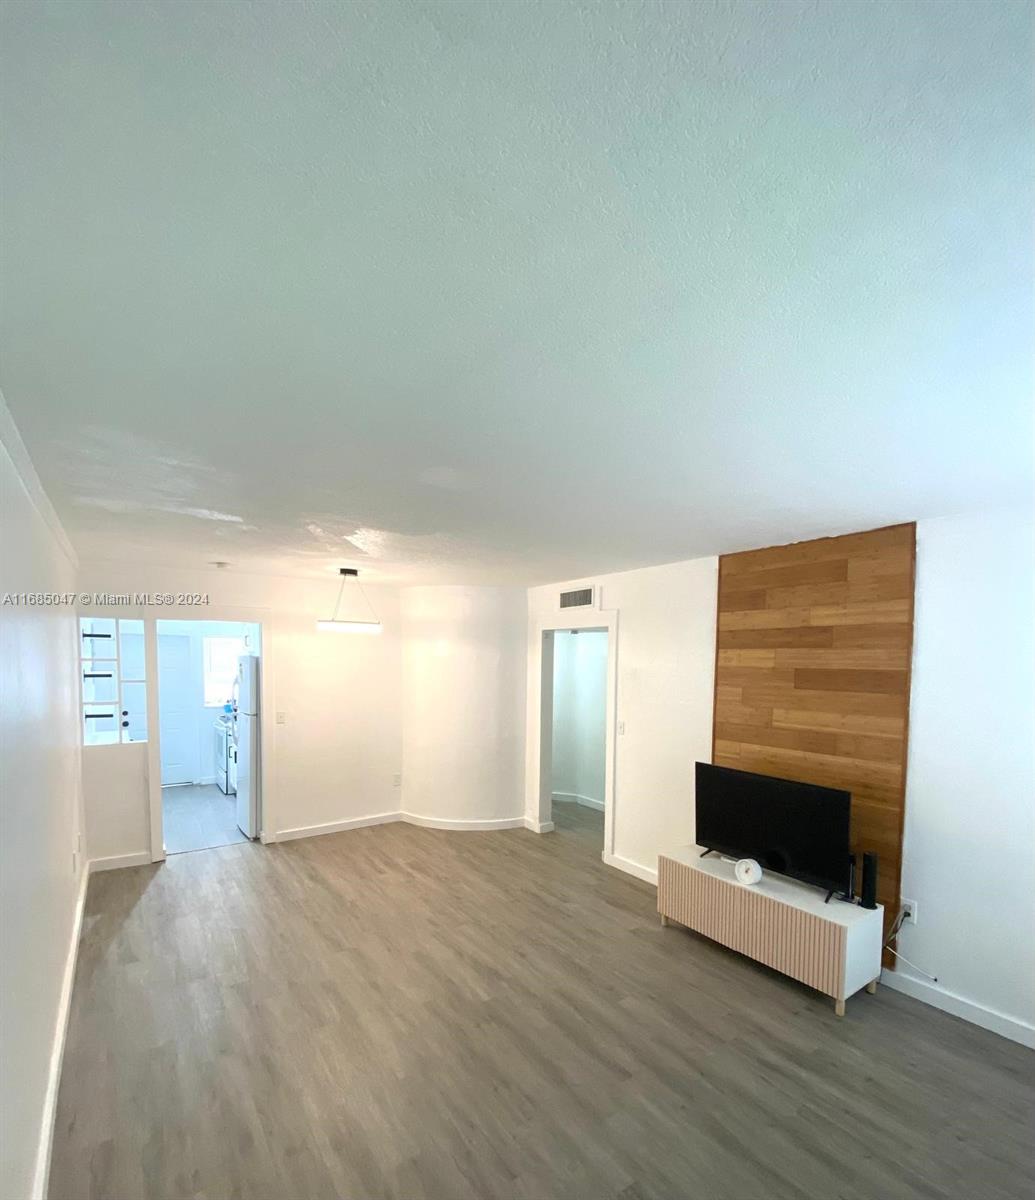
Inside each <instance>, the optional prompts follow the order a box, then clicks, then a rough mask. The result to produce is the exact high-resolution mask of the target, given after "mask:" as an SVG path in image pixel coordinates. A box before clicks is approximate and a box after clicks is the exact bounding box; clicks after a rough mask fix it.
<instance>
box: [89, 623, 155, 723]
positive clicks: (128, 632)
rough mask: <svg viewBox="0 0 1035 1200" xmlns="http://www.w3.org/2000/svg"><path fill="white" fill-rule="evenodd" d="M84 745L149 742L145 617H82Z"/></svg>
mask: <svg viewBox="0 0 1035 1200" xmlns="http://www.w3.org/2000/svg"><path fill="white" fill-rule="evenodd" d="M79 672H80V679H81V683H82V708H83V745H84V746H113V745H117V744H118V743H119V742H146V741H147V684H146V678H147V673H146V671H145V669H144V622H143V621H134V620H123V619H122V618H115V617H80V619H79Z"/></svg>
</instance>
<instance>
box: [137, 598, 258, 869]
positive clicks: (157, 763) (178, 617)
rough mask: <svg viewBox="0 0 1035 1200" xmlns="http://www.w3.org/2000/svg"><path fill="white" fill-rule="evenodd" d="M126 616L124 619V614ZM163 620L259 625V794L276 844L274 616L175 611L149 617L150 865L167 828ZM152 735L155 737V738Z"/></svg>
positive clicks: (218, 608)
mask: <svg viewBox="0 0 1035 1200" xmlns="http://www.w3.org/2000/svg"><path fill="white" fill-rule="evenodd" d="M122 615H125V612H124V611H123V613H122ZM159 621H195V622H198V623H200V624H205V623H206V622H209V621H236V622H246V623H248V624H250V625H258V626H259V643H260V646H261V653H260V656H259V657H260V658H261V660H262V666H261V667H260V668H259V671H260V679H259V695H260V697H261V699H262V711H261V712H260V714H259V770H260V774H261V779H262V783H261V789H260V792H259V841H260V842H263V843H267V842H271V841H274V840H275V835H274V834H273V833H272V830H274V829H275V828H276V826H275V822H274V813H275V811H276V789H275V778H276V776H275V773H274V763H275V755H276V749H275V739H274V729H273V726H274V720H275V717H274V712H273V695H274V688H273V683H274V663H273V613H272V610H271V609H268V608H238V607H233V608H231V607H224V606H222V605H214V606H212V607H211V608H206V609H205V612H204V615H201V614H200V613H198V611H197V610H196V609H190V610H188V611H186V612H185V611H184V610H183V609H182V608H179V607H170V608H169V610H168V611H167V612H163V614H162V615H161V616H160V617H156V616H151V615H148V616H145V617H144V659H145V664H146V670H147V678H148V680H149V681H151V680H153V681H154V682H153V685H152V686H149V687H148V689H147V728H148V741H147V793H148V817H149V825H150V843H151V861H152V862H164V861H165V833H164V829H163V827H162V743H161V724H160V713H161V710H160V707H159V696H158V689H159V686H160V681H159V678H158V622H159ZM152 731H153V733H152Z"/></svg>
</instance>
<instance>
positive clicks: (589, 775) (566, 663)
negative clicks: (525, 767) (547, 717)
mask: <svg viewBox="0 0 1035 1200" xmlns="http://www.w3.org/2000/svg"><path fill="white" fill-rule="evenodd" d="M606 712H607V633H606V632H603V631H601V630H594V629H586V630H582V631H581V632H579V633H572V632H569V631H560V632H558V633H556V634H554V643H553V792H554V794H555V795H561V796H567V797H576V798H578V799H579V800H581V801H582V802H583V803H585V802H587V801H589V802H591V803H593V804H594V805H595V806H596V807H598V808H603V807H604V756H605V753H606V747H605V729H606V722H605V718H606Z"/></svg>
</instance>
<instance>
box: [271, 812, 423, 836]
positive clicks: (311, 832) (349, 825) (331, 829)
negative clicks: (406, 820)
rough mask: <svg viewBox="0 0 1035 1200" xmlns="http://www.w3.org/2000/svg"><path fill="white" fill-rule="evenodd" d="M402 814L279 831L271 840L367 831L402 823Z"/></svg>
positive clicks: (388, 814) (388, 813)
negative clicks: (348, 831)
mask: <svg viewBox="0 0 1035 1200" xmlns="http://www.w3.org/2000/svg"><path fill="white" fill-rule="evenodd" d="M402 818H403V814H402V813H401V812H384V813H375V814H374V815H373V816H370V817H352V818H351V819H350V820H348V821H328V822H327V823H326V824H325V825H302V826H300V827H299V828H298V829H278V830H277V832H276V833H275V834H273V836H272V837H271V838H270V841H274V842H292V841H294V840H295V839H296V838H307V837H320V836H321V835H322V834H325V833H344V832H345V830H346V829H365V828H366V827H367V826H368V825H389V824H391V822H392V821H401V820H402Z"/></svg>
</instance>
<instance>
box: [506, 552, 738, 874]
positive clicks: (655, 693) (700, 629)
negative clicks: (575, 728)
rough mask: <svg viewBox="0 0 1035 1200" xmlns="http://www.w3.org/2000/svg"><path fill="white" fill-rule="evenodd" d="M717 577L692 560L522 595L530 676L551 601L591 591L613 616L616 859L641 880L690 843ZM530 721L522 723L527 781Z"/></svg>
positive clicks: (712, 568)
mask: <svg viewBox="0 0 1035 1200" xmlns="http://www.w3.org/2000/svg"><path fill="white" fill-rule="evenodd" d="M717 573H718V560H717V559H715V558H699V559H693V560H691V561H689V562H683V563H672V564H670V565H668V566H661V567H646V568H644V569H642V570H638V571H623V572H620V573H619V574H615V575H604V576H597V577H595V578H589V579H578V580H569V581H566V582H564V583H560V584H550V585H548V586H544V587H537V588H532V589H531V590H530V591H529V594H528V603H529V642H528V646H529V664H530V666H529V671H530V673H532V672H534V671H535V670H536V669H537V664H538V656H539V651H538V646H537V642H538V638H539V628H540V625H541V622H542V621H544V620H548V619H553V618H555V617H558V618H559V617H560V609H559V606H558V593H559V592H561V591H567V590H569V589H571V588H576V587H586V586H589V585H590V584H596V585H597V586H598V588H599V597H600V607H601V608H603V609H615V610H617V611H618V614H619V616H618V680H617V693H618V695H617V699H618V709H617V720H618V721H619V722H620V723H624V727H625V733H624V734H621V735H619V736H618V738H617V739H616V755H615V814H614V855H615V859H616V860H618V861H620V862H622V863H623V864H625V865H627V866H628V867H630V868H631V869H633V870H635V871H636V873H637V874H640V875H643V876H646V877H652V876H653V875H654V874H655V873H656V870H657V859H658V852H659V851H660V850H662V849H664V848H665V847H666V846H678V845H681V844H684V843H686V842H688V841H692V840H693V832H694V830H693V808H694V805H693V764H694V763H695V762H696V761H697V760H698V759H702V760H705V761H707V760H708V759H709V758H710V756H711V739H712V689H713V682H714V673H715V589H716V582H717V577H718V576H717ZM559 623H563V621H561V622H559ZM582 636H583V635H582V634H579V638H581V637H582ZM555 643H556V638H555ZM530 690H531V689H530ZM537 721H538V714H533V713H529V721H528V729H529V759H527V760H526V765H525V770H526V774H527V775H528V776H529V777H530V778H531V777H532V776H531V772H533V771H534V770H535V766H534V765H533V763H532V762H531V758H532V757H535V756H536V747H535V743H536V742H537V735H536V723H537ZM529 815H530V816H531V817H534V814H531V813H530V814H529Z"/></svg>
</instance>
